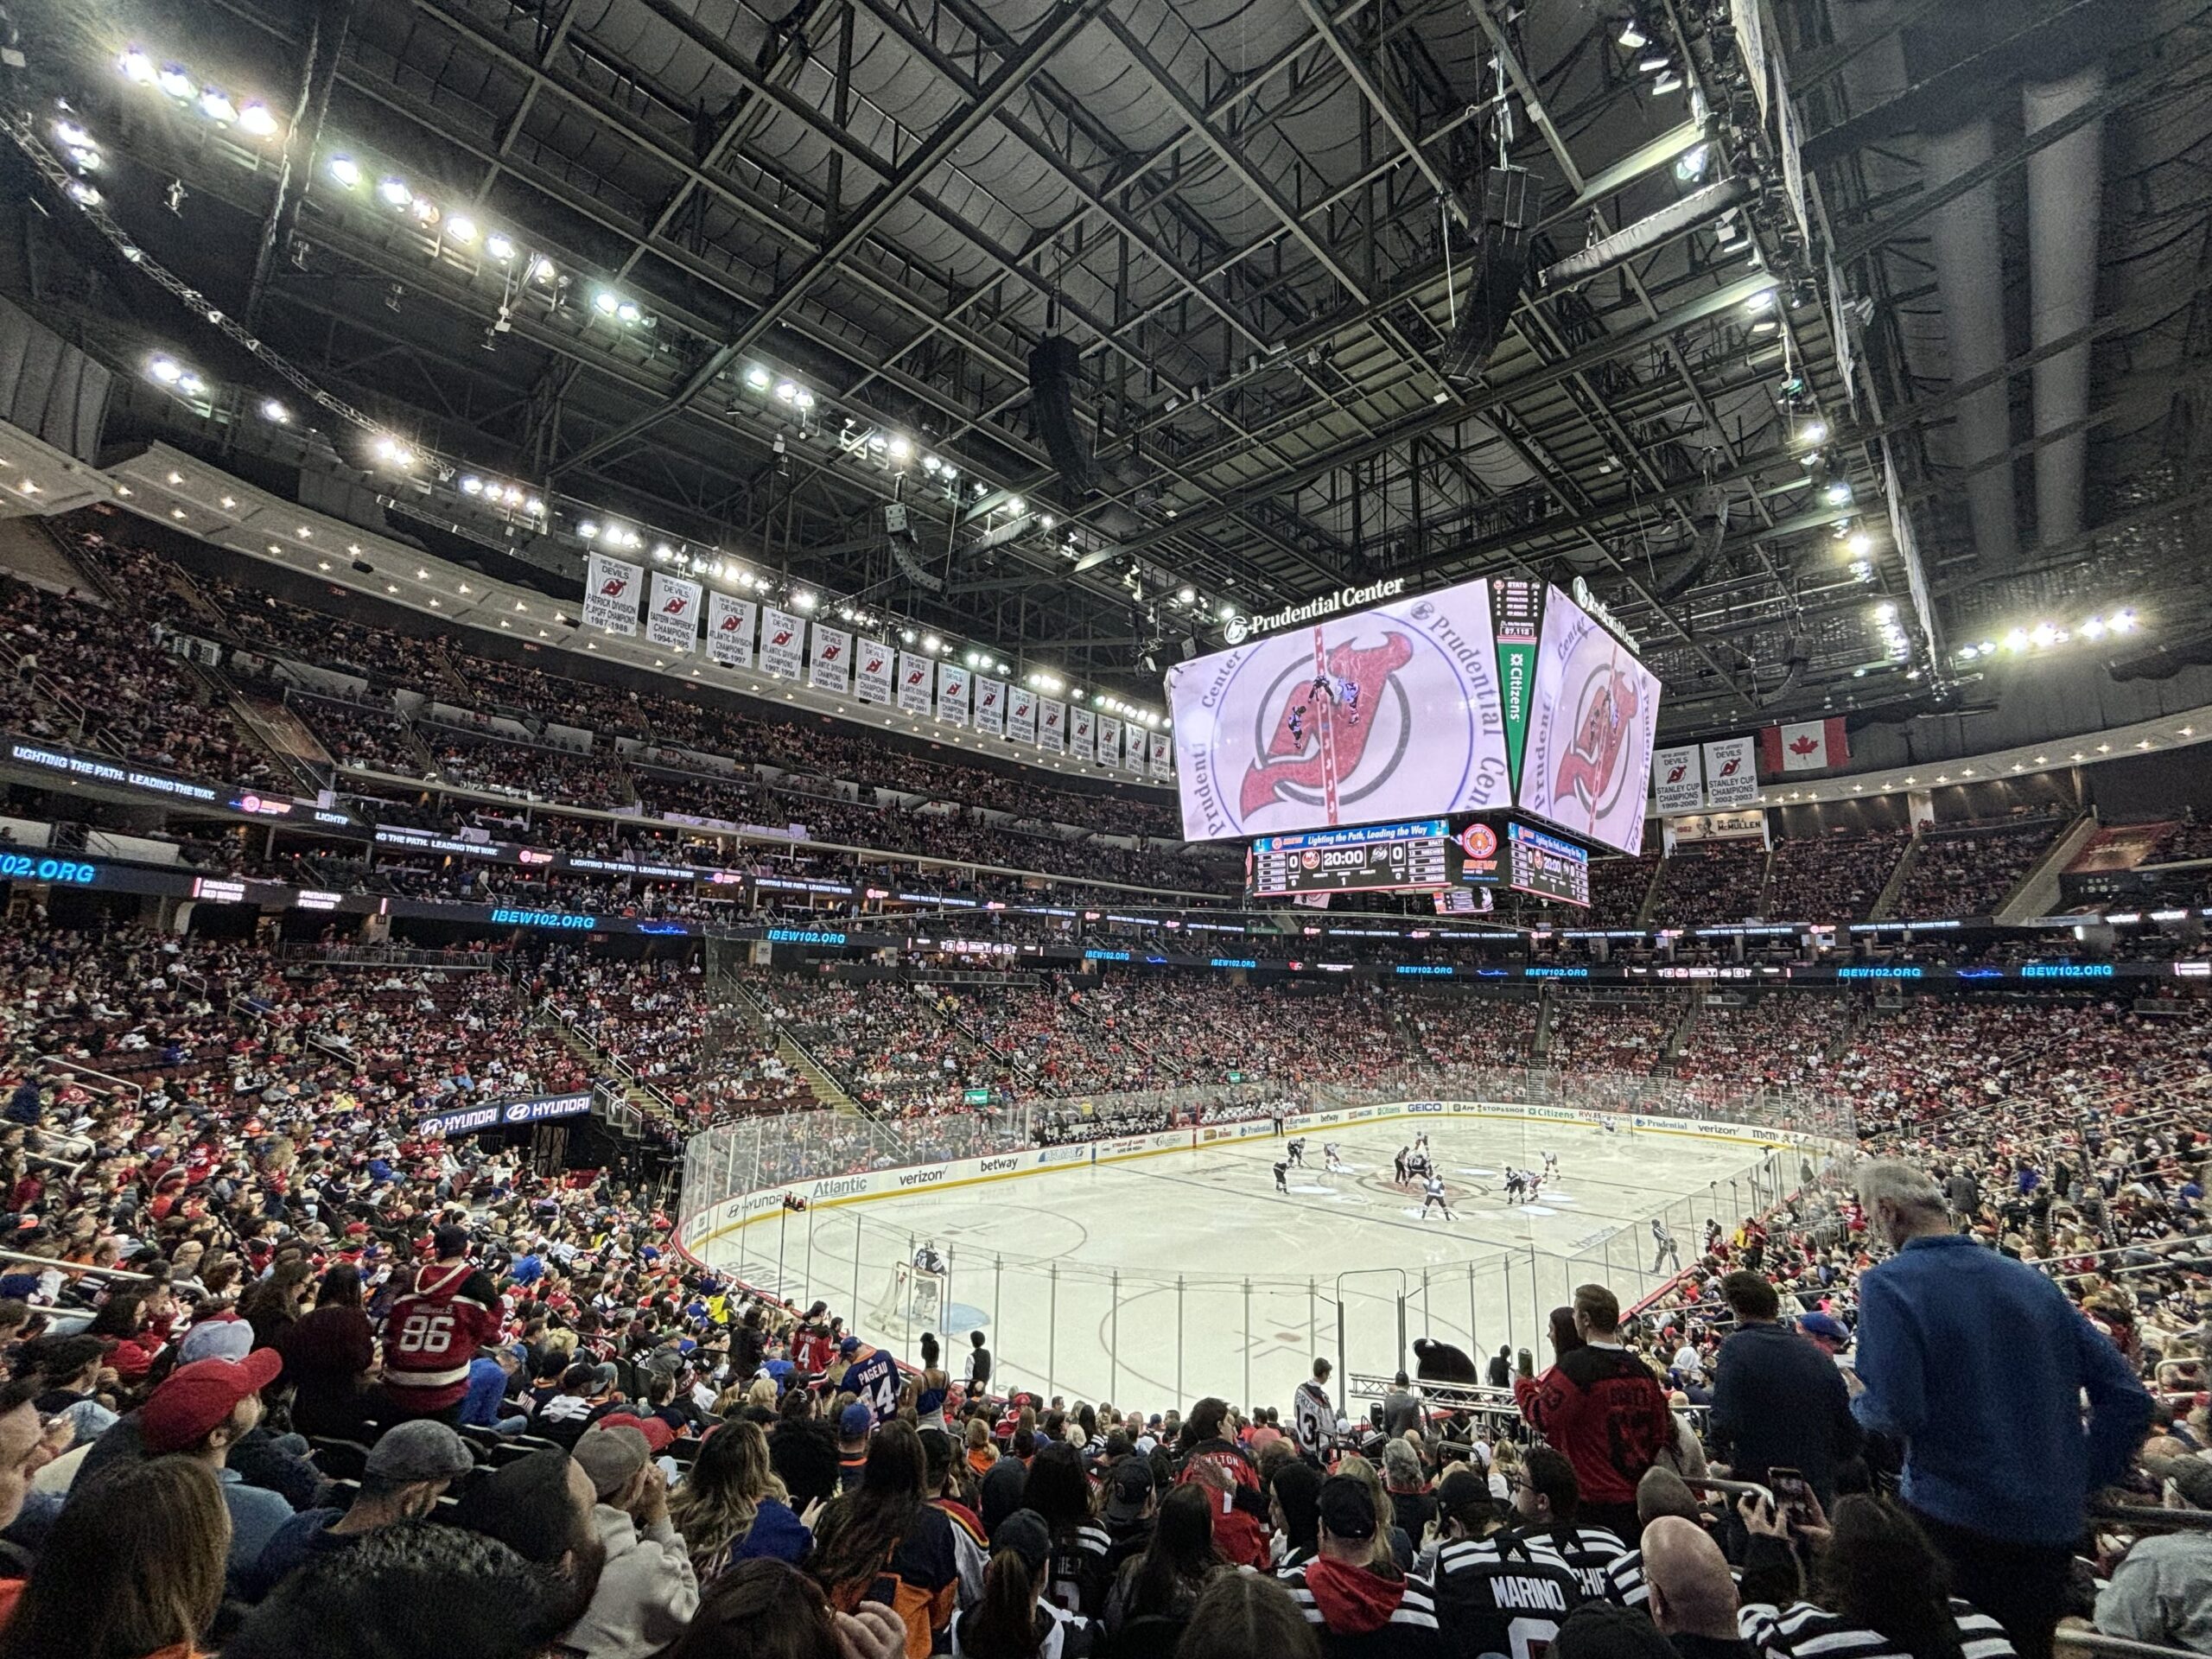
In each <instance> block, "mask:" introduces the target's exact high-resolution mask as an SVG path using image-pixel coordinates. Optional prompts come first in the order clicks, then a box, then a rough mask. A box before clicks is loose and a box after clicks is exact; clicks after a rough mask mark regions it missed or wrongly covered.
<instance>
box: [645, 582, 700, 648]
mask: <svg viewBox="0 0 2212 1659" xmlns="http://www.w3.org/2000/svg"><path fill="white" fill-rule="evenodd" d="M699 594H700V587H699V584H698V583H697V582H688V581H686V580H685V579H684V578H683V577H682V576H671V575H669V574H668V573H667V572H665V571H663V570H656V571H654V572H653V601H652V609H651V610H650V611H649V612H647V613H646V616H645V638H646V639H649V640H651V641H652V643H653V644H654V645H658V646H660V647H661V648H662V649H663V650H664V651H680V652H689V651H690V649H691V647H692V646H693V645H696V643H697V642H698V639H699Z"/></svg>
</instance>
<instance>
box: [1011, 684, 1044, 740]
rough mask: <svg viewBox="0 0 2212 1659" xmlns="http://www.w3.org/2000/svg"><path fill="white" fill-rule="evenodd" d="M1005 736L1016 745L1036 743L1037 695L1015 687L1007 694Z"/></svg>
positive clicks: (1020, 687)
mask: <svg viewBox="0 0 2212 1659" xmlns="http://www.w3.org/2000/svg"><path fill="white" fill-rule="evenodd" d="M1006 728H1007V736H1009V737H1011V738H1012V739H1013V740H1014V741H1015V742H1017V743H1034V742H1035V741H1037V694H1036V693H1035V692H1034V691H1032V690H1028V689H1027V688H1026V687H1024V686H1019V685H1017V686H1015V687H1014V690H1012V691H1010V692H1008V693H1007V709H1006Z"/></svg>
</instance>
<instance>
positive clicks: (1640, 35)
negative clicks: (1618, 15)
mask: <svg viewBox="0 0 2212 1659" xmlns="http://www.w3.org/2000/svg"><path fill="white" fill-rule="evenodd" d="M1616 38H1618V40H1619V41H1620V43H1621V44H1622V45H1623V46H1624V47H1626V48H1628V49H1629V50H1630V51H1631V52H1633V51H1635V50H1636V49H1637V48H1638V47H1640V46H1648V45H1649V44H1650V41H1651V37H1650V36H1649V35H1646V34H1645V33H1644V32H1643V20H1642V19H1641V18H1639V17H1636V16H1630V18H1629V19H1628V21H1627V22H1624V23H1623V24H1622V25H1621V32H1620V34H1619V35H1618V36H1617V37H1616Z"/></svg>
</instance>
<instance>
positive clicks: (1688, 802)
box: [1651, 743, 1705, 818]
mask: <svg viewBox="0 0 2212 1659" xmlns="http://www.w3.org/2000/svg"><path fill="white" fill-rule="evenodd" d="M1651 793H1652V796H1653V798H1655V799H1656V801H1657V802H1658V805H1659V816H1660V817H1662V818H1663V817H1672V816H1673V815H1674V814H1675V813H1677V812H1701V811H1703V810H1705V778H1704V775H1703V774H1702V773H1701V772H1699V771H1698V765H1697V745H1696V744H1694V743H1685V744H1683V745H1682V746H1681V747H1680V748H1678V749H1661V750H1659V751H1658V752H1657V753H1655V754H1653V755H1652V757H1651Z"/></svg>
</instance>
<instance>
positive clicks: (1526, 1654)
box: [1436, 1532, 1588, 1659]
mask: <svg viewBox="0 0 2212 1659" xmlns="http://www.w3.org/2000/svg"><path fill="white" fill-rule="evenodd" d="M1586 1599H1588V1598H1587V1597H1586V1596H1585V1595H1584V1593H1583V1591H1582V1581H1581V1580H1580V1578H1579V1577H1578V1576H1577V1575H1576V1573H1574V1571H1573V1568H1571V1567H1568V1566H1567V1563H1566V1562H1565V1561H1563V1560H1560V1558H1559V1556H1558V1555H1556V1554H1554V1553H1553V1552H1552V1550H1551V1549H1550V1548H1548V1547H1547V1546H1546V1545H1545V1544H1544V1542H1543V1541H1542V1540H1541V1539H1535V1540H1530V1539H1526V1538H1521V1537H1517V1536H1516V1535H1513V1534H1511V1533H1506V1532H1500V1533H1493V1534H1492V1535H1491V1536H1489V1537H1488V1538H1485V1539H1483V1540H1482V1541H1479V1542H1478V1541H1475V1540H1473V1539H1465V1540H1462V1541H1460V1542H1459V1543H1456V1544H1446V1545H1445V1546H1444V1548H1443V1549H1442V1550H1441V1551H1440V1552H1439V1554H1438V1555H1437V1560H1436V1612H1437V1623H1438V1624H1439V1625H1440V1626H1441V1627H1442V1629H1443V1630H1444V1633H1445V1636H1446V1640H1447V1641H1448V1642H1449V1643H1450V1645H1451V1649H1452V1653H1453V1655H1454V1656H1456V1659H1542V1655H1543V1653H1544V1650H1545V1649H1547V1648H1548V1647H1549V1646H1550V1645H1551V1643H1552V1641H1553V1639H1554V1637H1557V1636H1558V1634H1559V1627H1560V1624H1564V1623H1565V1622H1566V1619H1567V1614H1568V1613H1570V1612H1572V1611H1573V1610H1574V1609H1575V1608H1577V1607H1579V1606H1580V1605H1582V1603H1583V1602H1584V1601H1586Z"/></svg>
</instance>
